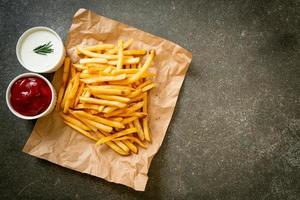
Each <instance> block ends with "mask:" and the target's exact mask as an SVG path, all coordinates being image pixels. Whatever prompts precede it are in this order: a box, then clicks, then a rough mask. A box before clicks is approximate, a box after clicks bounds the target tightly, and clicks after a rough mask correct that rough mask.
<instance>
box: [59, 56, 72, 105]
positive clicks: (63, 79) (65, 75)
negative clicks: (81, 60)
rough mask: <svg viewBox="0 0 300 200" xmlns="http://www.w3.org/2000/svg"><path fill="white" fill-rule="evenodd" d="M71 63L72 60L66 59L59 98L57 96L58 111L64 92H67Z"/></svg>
mask: <svg viewBox="0 0 300 200" xmlns="http://www.w3.org/2000/svg"><path fill="white" fill-rule="evenodd" d="M70 63H71V60H70V58H69V57H66V58H65V60H64V69H63V78H62V82H61V86H60V89H59V92H58V96H57V103H56V110H58V109H59V106H60V104H61V101H62V98H63V95H64V92H65V88H66V85H67V80H68V76H69V70H70Z"/></svg>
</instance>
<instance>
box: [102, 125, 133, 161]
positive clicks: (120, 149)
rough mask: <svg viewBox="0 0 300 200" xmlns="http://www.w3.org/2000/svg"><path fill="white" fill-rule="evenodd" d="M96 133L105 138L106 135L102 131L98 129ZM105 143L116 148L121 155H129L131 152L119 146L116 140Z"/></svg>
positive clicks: (113, 148)
mask: <svg viewBox="0 0 300 200" xmlns="http://www.w3.org/2000/svg"><path fill="white" fill-rule="evenodd" d="M96 134H97V136H98V137H99V138H105V135H104V134H103V133H101V132H100V131H97V132H96ZM105 144H106V145H108V146H109V147H110V148H111V149H112V150H114V151H115V152H117V153H118V154H120V155H123V156H127V155H128V154H129V152H126V151H124V150H123V149H122V148H121V147H119V146H118V145H117V144H115V143H114V142H106V143H105Z"/></svg>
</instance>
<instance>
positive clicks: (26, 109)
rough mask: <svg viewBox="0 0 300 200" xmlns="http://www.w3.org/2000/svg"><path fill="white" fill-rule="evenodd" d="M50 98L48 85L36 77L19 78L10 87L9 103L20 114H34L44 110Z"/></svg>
mask: <svg viewBox="0 0 300 200" xmlns="http://www.w3.org/2000/svg"><path fill="white" fill-rule="evenodd" d="M51 99H52V92H51V89H50V87H49V86H48V84H47V83H46V82H45V81H44V80H43V79H41V78H38V77H26V78H20V79H18V80H17V81H16V82H15V83H14V84H13V86H12V88H11V96H10V103H11V105H12V107H13V108H14V109H15V111H17V112H18V113H20V114H22V115H26V116H34V115H38V114H40V113H42V112H44V111H45V110H46V109H47V108H48V107H49V105H50V103H51Z"/></svg>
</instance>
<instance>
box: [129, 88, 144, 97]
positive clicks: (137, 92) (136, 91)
mask: <svg viewBox="0 0 300 200" xmlns="http://www.w3.org/2000/svg"><path fill="white" fill-rule="evenodd" d="M141 92H142V89H135V90H134V91H133V92H131V93H130V94H129V95H127V97H128V98H134V97H136V96H138V95H139V94H141Z"/></svg>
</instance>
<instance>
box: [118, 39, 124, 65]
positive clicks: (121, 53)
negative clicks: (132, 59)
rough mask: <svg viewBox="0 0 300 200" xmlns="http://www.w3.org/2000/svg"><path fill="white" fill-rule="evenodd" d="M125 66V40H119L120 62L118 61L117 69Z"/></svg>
mask: <svg viewBox="0 0 300 200" xmlns="http://www.w3.org/2000/svg"><path fill="white" fill-rule="evenodd" d="M122 68H123V41H122V40H119V41H118V62H117V69H122Z"/></svg>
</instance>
